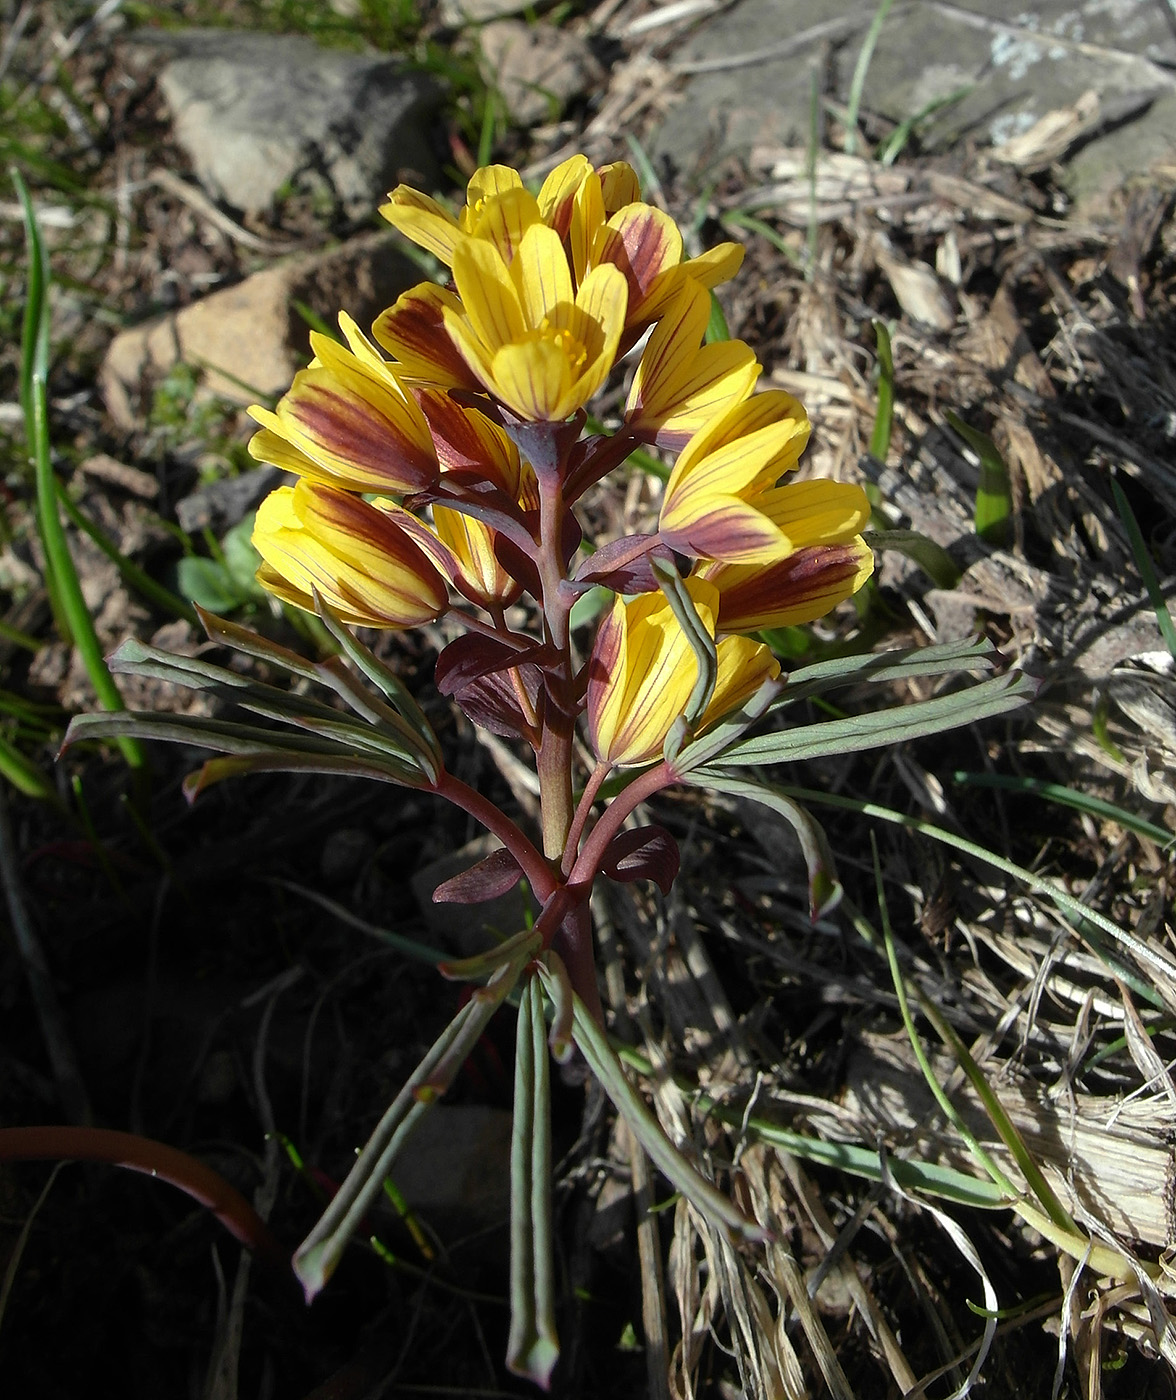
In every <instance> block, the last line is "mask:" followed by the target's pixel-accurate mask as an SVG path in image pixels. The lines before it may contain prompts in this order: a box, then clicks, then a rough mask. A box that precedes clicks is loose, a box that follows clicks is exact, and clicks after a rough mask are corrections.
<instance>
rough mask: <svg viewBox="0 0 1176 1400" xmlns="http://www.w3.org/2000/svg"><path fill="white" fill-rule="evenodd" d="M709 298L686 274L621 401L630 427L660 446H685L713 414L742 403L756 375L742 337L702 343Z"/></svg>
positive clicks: (655, 329) (756, 370)
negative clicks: (624, 400)
mask: <svg viewBox="0 0 1176 1400" xmlns="http://www.w3.org/2000/svg"><path fill="white" fill-rule="evenodd" d="M709 319H710V297H709V296H708V294H707V292H706V291H705V290H704V289H703V288H702V287H700V286H698V284H697V283H695V282H693V281H692V280H690V279H686V280H685V281H684V282H683V283H682V284H681V286H680V287H679V288H678V291H677V292H676V293H675V295H674V300H673V301H672V302H671V304H670V306H669V308H668V310H667V311H666V313H665V315H664V316H663V317H662V319H661V320H660V321H659V322H658V324H657V325H656V326H655V327H654V330H653V334H652V335H651V336H650V337H649V343H648V345H646V347H645V350H644V353H643V354H642V356H641V363H640V364H639V365H638V366H637V373H636V374H635V375H634V377H633V386H632V388H631V389H630V391H629V399H628V402H627V404H626V405H625V423H626V426H627V427H628V428H629V430H630V432H632V433H634V434H635V435H636V436H637V437H640V438H642V439H644V440H645V441H646V442H654V443H657V445H658V446H659V447H684V446H685V445H686V443H687V442H689V440H690V438H691V437H693V435H694V434H695V433H696V432H698V431H699V430H700V429H702V428H703V427H705V426H706V424H707V423H709V422H710V421H711V420H712V419H713V418H714V417H715V415H716V414H720V413H723V412H725V410H726V409H728V408H729V407H731V406H732V405H733V404H736V403H740V402H742V400H744V399H745V398H746V397H747V396H748V394H750V393H751V391H752V388H753V387H754V385H755V381H756V380H757V379H758V378H759V375H760V366H759V365H758V364H757V363H756V359H755V355H754V354H753V353H752V350H751V347H750V346H749V345H745V344H744V343H743V342H742V341H741V340H723V341H718V342H716V343H715V344H714V345H703V344H702V338H703V336H704V334H705V333H706V326H707V321H708V320H709Z"/></svg>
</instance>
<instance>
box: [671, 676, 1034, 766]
mask: <svg viewBox="0 0 1176 1400" xmlns="http://www.w3.org/2000/svg"><path fill="white" fill-rule="evenodd" d="M1038 686H1039V682H1037V681H1036V680H1034V679H1033V678H1032V677H1030V676H1027V675H1025V674H1024V672H1019V671H1014V672H1010V673H1009V674H1008V675H1006V676H997V677H995V678H994V679H992V680H987V681H980V682H979V683H978V684H976V685H972V686H969V687H968V689H967V690H960V691H955V692H953V693H952V694H950V695H937V696H935V697H934V698H933V699H931V700H918V701H916V702H915V703H914V704H913V705H899V706H895V707H892V708H888V709H885V710H875V711H873V712H871V713H870V714H864V715H849V716H847V717H846V718H845V719H835V720H829V721H827V722H825V723H823V724H806V725H798V726H797V727H795V728H793V729H786V730H784V731H782V732H780V733H776V734H760V735H756V736H755V737H754V738H751V739H740V740H737V741H736V742H735V743H734V744H732V745H731V747H730V748H728V749H726V750H725V751H724V752H723V754H722V760H721V761H722V763H723V764H724V765H726V764H739V765H743V764H749V763H795V762H797V761H798V760H799V759H803V758H825V757H827V756H828V755H829V754H834V753H858V752H860V751H861V750H863V749H874V748H878V747H880V746H881V745H883V744H901V743H904V742H906V741H907V740H910V739H921V738H924V737H926V736H927V735H928V734H939V733H942V731H943V730H945V729H955V728H957V727H958V726H959V725H962V724H973V723H975V722H976V721H977V720H981V719H989V718H991V717H992V716H993V715H1002V714H1007V713H1008V711H1010V710H1016V709H1020V707H1021V706H1022V705H1024V704H1026V703H1027V702H1028V701H1029V700H1031V699H1032V698H1033V697H1034V696H1035V695H1036V694H1037V690H1038ZM706 771H707V770H706V769H705V768H703V769H699V770H698V772H699V773H705V772H706ZM692 780H693V779H692Z"/></svg>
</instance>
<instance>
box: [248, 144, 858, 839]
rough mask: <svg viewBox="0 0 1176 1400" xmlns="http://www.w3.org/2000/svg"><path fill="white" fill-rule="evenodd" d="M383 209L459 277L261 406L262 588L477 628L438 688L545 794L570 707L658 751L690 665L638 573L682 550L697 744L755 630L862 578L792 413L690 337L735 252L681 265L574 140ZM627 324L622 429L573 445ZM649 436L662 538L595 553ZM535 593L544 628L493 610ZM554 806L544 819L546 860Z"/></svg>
mask: <svg viewBox="0 0 1176 1400" xmlns="http://www.w3.org/2000/svg"><path fill="white" fill-rule="evenodd" d="M381 212H382V213H383V215H384V216H385V217H386V218H387V219H388V221H389V222H390V223H391V224H392V225H393V226H394V227H395V228H396V229H398V230H399V231H400V232H401V233H402V234H403V235H405V236H406V237H407V238H410V239H412V240H413V241H414V242H416V243H418V244H419V245H420V246H421V247H423V248H425V249H427V250H428V251H429V252H431V253H432V254H434V255H435V256H436V257H438V258H439V259H440V260H441V261H442V262H443V263H445V264H446V266H447V267H448V268H449V269H450V271H451V274H452V284H451V286H450V287H448V288H441V287H438V286H436V285H434V284H432V283H423V284H421V285H419V286H417V287H414V288H412V289H411V290H410V291H408V292H406V293H405V294H404V295H403V296H402V297H400V299H399V300H398V301H397V302H396V304H395V305H394V306H391V307H389V308H388V309H387V310H386V311H384V312H383V313H382V314H381V315H380V316H379V317H378V318H377V320H376V322H375V324H374V326H373V327H372V332H371V336H372V338H371V339H369V338H368V337H367V336H366V335H365V334H364V333H363V332H362V331H361V330H360V328H359V327H358V326H356V325H355V324H354V322H352V321H351V320H350V319H349V318H347V317H345V316H344V317H341V318H340V324H341V328H342V332H343V337H344V340H345V342H346V343H345V344H341V343H338V342H336V341H335V340H333V339H332V338H330V337H329V336H325V335H317V334H316V335H313V336H312V337H311V340H312V345H313V349H314V360H313V361H312V363H311V365H310V366H309V368H307V369H305V370H303V371H301V373H299V374H298V375H296V376H295V379H294V383H293V385H292V386H291V388H290V390H289V392H288V393H287V394H286V395H285V396H284V397H283V398H282V399H281V401H280V402H279V404H278V405H277V409H276V411H274V412H270V411H268V410H266V409H262V408H255V409H253V410H252V413H253V416H254V417H255V418H256V420H257V421H258V422H259V423H260V424H261V431H260V432H258V433H257V434H256V435H255V436H254V438H253V440H252V442H251V444H250V450H251V452H252V453H253V455H254V456H255V457H257V458H259V459H260V460H262V461H265V462H270V463H272V464H274V465H276V466H279V467H282V468H284V469H285V470H287V471H289V472H292V473H293V474H294V475H295V477H296V478H297V482H296V484H295V485H294V486H292V487H281V488H280V489H278V490H277V491H275V492H274V493H273V494H272V495H271V496H270V497H268V499H267V500H265V501H264V502H263V504H262V507H261V509H260V511H259V512H258V517H257V526H256V531H255V535H254V541H255V543H256V545H257V548H258V550H259V551H260V553H261V555H262V558H263V560H264V564H263V567H262V569H261V572H260V575H259V577H260V579H261V581H262V583H263V584H264V585H265V586H266V587H267V588H268V589H270V590H271V591H272V592H273V593H275V594H276V595H277V596H279V597H281V598H283V599H284V600H286V601H288V602H291V603H293V604H295V605H296V606H299V607H302V608H308V609H309V608H313V607H314V605H315V597H316V595H317V596H318V597H319V598H321V599H323V600H324V601H325V602H327V603H328V604H329V605H331V606H332V607H333V608H334V609H335V610H336V611H337V612H338V613H339V615H340V616H341V617H342V618H343V619H344V620H346V621H348V622H350V623H353V624H361V625H366V626H371V627H381V628H402V627H412V626H415V625H417V624H419V623H421V622H424V621H428V620H431V619H435V618H438V617H440V616H442V615H443V614H445V613H446V612H449V611H452V612H453V613H454V615H455V617H457V618H459V619H460V620H461V621H462V622H463V623H464V624H465V626H466V629H467V631H466V635H465V636H463V637H461V638H459V640H458V642H456V643H454V644H452V645H451V647H450V648H447V651H446V653H444V654H443V655H442V657H441V660H440V663H439V666H438V684H439V685H440V686H441V687H442V688H443V689H445V690H446V693H448V694H451V695H453V696H454V698H456V699H457V701H458V703H459V704H461V705H463V707H464V708H466V710H467V712H468V713H469V714H470V715H471V717H473V718H475V719H476V720H477V721H478V722H480V723H486V724H489V725H490V726H491V727H492V728H495V729H497V730H498V731H499V732H501V733H510V734H517V735H520V736H523V737H526V738H527V739H529V740H530V741H531V743H532V745H533V747H534V748H535V750H536V753H537V754H539V770H540V778H541V782H542V781H543V780H544V777H545V773H546V779H547V784H548V787H551V786H552V785H553V784H555V780H554V778H553V777H552V774H553V772H554V769H555V767H557V766H558V764H560V763H562V764H563V766H564V767H565V768H567V767H569V759H570V734H571V731H572V729H573V728H574V726H575V723H576V720H577V716H578V715H579V714H580V713H582V712H585V711H586V715H587V732H588V736H589V738H590V741H591V744H592V746H593V749H594V750H595V753H596V756H597V758H598V760H599V761H600V763H601V765H603V766H604V767H605V768H611V767H613V766H636V765H642V764H646V763H648V762H650V761H651V760H653V759H655V758H657V757H658V756H659V755H660V753H661V751H662V748H663V744H664V743H665V740H666V738H667V736H668V735H669V733H670V731H671V729H672V727H673V725H674V723H675V721H676V720H677V719H678V718H679V717H680V716H681V715H682V714H683V713H684V711H685V708H686V705H687V701H688V699H689V697H690V695H691V693H692V691H693V689H694V687H695V684H696V681H697V677H698V665H699V663H698V660H697V656H696V649H695V647H694V645H693V644H692V643H691V642H690V640H689V638H688V636H687V634H686V633H685V632H684V630H683V626H682V621H681V618H680V615H679V612H678V610H676V609H675V608H673V607H671V606H670V603H669V602H668V601H667V598H666V596H665V594H664V593H663V592H662V591H661V589H660V588H659V584H658V580H657V578H656V577H655V573H654V570H653V568H652V567H651V565H652V564H653V562H654V561H655V560H656V559H659V558H660V559H663V560H670V559H673V560H676V561H679V563H681V561H684V562H685V567H686V568H687V570H688V574H687V577H686V579H685V589H686V592H687V594H688V596H689V598H690V600H691V601H692V603H693V607H694V612H695V616H696V618H697V619H698V620H700V621H701V624H702V625H703V626H704V627H705V629H706V630H707V632H708V633H709V636H710V638H711V639H716V638H717V647H716V655H717V664H718V671H717V676H716V677H715V678H714V684H713V690H712V692H711V693H710V695H709V697H707V703H706V705H705V708H704V711H703V713H701V714H700V715H699V716H697V717H696V718H695V721H694V724H693V731H694V732H701V731H702V730H704V729H705V728H706V727H707V726H708V725H710V724H711V723H713V722H714V721H715V720H717V719H718V718H720V717H721V716H722V715H724V714H725V713H728V712H730V711H731V710H734V709H737V708H738V707H739V706H740V705H741V704H743V703H744V702H745V701H746V700H747V698H748V697H749V696H751V695H752V694H753V693H754V692H755V691H756V690H757V689H758V688H759V687H760V686H761V685H762V684H763V683H764V682H765V681H768V680H770V679H772V678H773V677H774V676H776V675H777V673H778V670H779V667H778V665H777V663H776V661H775V659H774V658H773V656H772V655H771V653H770V651H769V650H768V648H767V647H765V646H764V645H763V644H762V643H760V642H757V641H754V640H752V639H751V638H750V637H748V636H746V635H743V634H747V633H751V632H755V631H758V630H760V629H763V628H771V627H778V626H782V625H786V624H792V623H801V622H807V621H810V620H812V619H814V618H817V617H819V616H821V615H822V614H824V613H825V612H827V611H828V610H829V609H830V608H832V607H833V606H834V605H835V604H837V603H838V602H839V601H841V600H842V599H844V598H846V597H848V596H849V595H850V594H851V593H853V592H854V590H855V589H857V588H858V587H860V585H861V584H862V583H863V582H864V581H865V579H866V578H867V577H868V576H869V573H870V571H871V568H872V558H871V554H870V551H869V549H868V547H867V546H866V545H865V543H864V541H863V540H862V537H861V535H860V530H861V528H862V526H863V525H864V523H865V522H866V520H867V518H868V515H869V505H868V502H867V500H866V497H865V495H864V493H863V492H862V491H861V490H860V489H859V488H858V487H856V486H852V485H847V484H843V483H839V482H832V481H822V480H809V481H803V482H796V481H789V480H788V479H787V478H788V474H789V473H790V472H791V471H792V470H793V469H794V468H795V467H796V466H797V463H798V460H799V457H800V454H801V452H802V451H803V448H804V445H805V442H806V440H807V437H808V433H809V423H808V419H807V417H806V415H805V412H804V409H803V408H802V407H801V405H800V404H799V403H798V402H797V401H796V400H795V399H794V398H792V397H791V396H789V395H788V394H785V393H782V392H780V391H778V390H768V391H765V392H758V393H757V392H756V381H757V379H758V377H759V374H760V366H759V365H758V364H757V363H756V360H755V356H754V354H753V353H752V351H751V349H750V348H749V347H748V346H747V345H745V344H743V343H742V342H740V341H721V342H718V343H714V344H705V343H704V339H705V332H706V326H707V322H708V319H709V311H710V295H709V293H710V289H711V288H712V287H713V286H715V285H717V284H718V283H721V282H723V281H725V280H727V279H728V278H730V277H731V276H732V275H734V273H735V272H736V271H737V269H738V267H739V264H740V262H741V259H742V249H741V248H740V247H739V245H738V244H733V243H725V244H721V245H720V246H719V247H717V248H714V249H712V250H711V251H709V252H707V253H705V254H703V255H702V256H701V257H697V258H691V259H685V258H684V256H683V251H684V250H683V243H682V236H681V234H680V232H679V231H678V229H677V227H676V226H675V225H674V223H673V221H672V220H671V219H670V218H669V217H668V216H667V215H666V214H665V213H664V212H663V211H661V210H660V209H657V208H655V207H654V206H652V205H650V204H647V203H644V202H642V201H641V198H640V190H639V187H638V182H637V179H636V176H635V174H634V172H633V170H632V169H631V168H630V167H629V166H628V165H626V164H624V163H621V162H618V163H615V164H612V165H607V166H604V167H601V168H600V169H594V168H593V167H592V166H591V164H590V163H589V162H588V160H587V159H586V158H585V157H583V156H575V157H573V158H572V159H571V160H568V161H566V162H564V164H562V165H560V166H559V167H558V168H557V169H555V170H554V171H552V173H551V174H550V175H549V176H548V177H547V179H546V180H545V181H544V182H543V185H542V187H541V188H540V190H539V192H538V194H532V193H531V192H530V191H529V190H528V189H527V188H526V187H525V186H524V185H523V183H522V180H521V179H520V177H519V175H518V174H517V173H516V172H515V171H513V170H510V169H507V168H506V167H503V166H489V167H487V168H485V169H482V170H479V171H477V172H476V173H475V175H474V176H473V178H472V179H471V180H470V182H469V188H468V191H467V200H466V204H465V207H464V208H463V209H461V211H460V212H459V214H458V215H457V216H456V217H454V216H453V215H451V214H450V213H449V212H448V210H446V209H445V208H444V207H443V206H441V205H440V204H439V203H437V202H436V201H434V200H432V199H430V198H428V197H427V196H425V195H423V194H420V193H419V192H417V191H415V190H412V189H409V188H408V187H406V186H400V187H399V188H397V189H396V190H394V191H393V192H392V194H391V195H390V196H389V201H388V203H387V204H386V205H385V206H384V207H383V209H382V210H381ZM642 337H647V339H646V341H645V345H644V348H643V349H642V350H641V352H640V356H639V359H638V361H637V364H636V368H635V371H634V372H633V375H632V382H631V386H630V389H629V392H628V395H627V397H626V400H625V404H624V409H623V412H622V415H621V422H620V425H619V427H618V428H617V429H616V431H615V432H614V433H612V434H611V435H603V436H596V437H593V436H585V434H584V431H583V429H584V424H585V421H586V414H585V407H586V405H587V404H588V402H589V401H590V400H591V399H592V397H593V396H594V395H595V394H596V393H597V392H598V391H599V390H600V389H601V388H602V386H603V385H604V384H605V382H606V380H607V379H608V377H609V375H610V373H611V372H612V371H613V370H614V368H615V367H616V366H617V365H618V363H619V362H620V360H621V359H622V357H624V356H625V355H626V354H628V353H629V352H630V351H633V350H634V347H635V346H637V345H638V343H639V342H640V341H641V339H642ZM641 444H647V445H653V446H657V447H659V448H663V449H668V450H670V451H677V453H678V456H677V461H676V464H675V466H674V468H673V473H672V475H671V477H670V479H669V482H668V484H667V485H666V488H665V492H664V497H663V500H662V505H661V514H660V519H659V522H658V529H657V531H656V533H653V534H650V535H646V536H640V537H634V538H632V539H629V540H621V541H615V542H612V543H610V544H608V545H605V546H603V547H602V548H600V549H597V550H596V551H595V552H585V551H584V549H583V542H582V533H581V529H580V526H579V524H578V523H577V521H576V518H575V515H574V512H573V510H572V507H573V506H574V504H575V502H576V501H577V500H578V499H579V497H580V496H581V495H582V494H583V493H584V491H585V490H586V489H587V488H588V487H589V486H590V485H592V484H593V483H595V482H596V481H598V480H600V479H601V478H602V477H603V476H604V475H605V474H606V473H607V472H608V471H610V470H612V469H614V468H615V467H616V466H617V465H619V464H620V463H621V462H622V461H623V460H624V458H625V457H626V456H627V455H628V454H629V452H631V451H632V450H633V449H634V448H635V447H637V446H638V445H641ZM598 583H599V584H604V585H605V586H606V587H609V588H611V589H613V590H614V592H615V593H616V595H617V596H616V600H615V602H614V603H613V605H612V608H611V609H610V610H609V611H608V612H607V613H606V615H605V617H604V619H603V621H602V622H601V625H600V626H599V628H598V631H597V636H596V641H595V646H594V648H593V651H592V655H591V657H590V659H589V662H588V665H587V667H586V668H583V669H582V670H581V671H580V672H577V670H576V669H575V667H574V666H573V663H572V658H571V651H570V647H569V638H568V612H569V610H570V607H571V604H572V603H573V602H574V601H575V598H576V597H577V596H578V595H579V594H580V593H582V592H583V591H585V590H586V589H587V588H588V587H590V586H591V585H592V584H598ZM524 591H525V592H528V593H530V594H531V595H532V596H533V597H534V598H535V600H536V602H537V603H538V606H539V610H540V613H541V615H542V619H543V637H542V639H541V640H539V639H537V638H531V637H528V636H526V635H524V634H522V633H517V632H514V631H512V630H510V628H508V626H507V622H506V618H505V609H506V608H507V607H508V606H509V605H510V604H511V603H513V602H515V601H516V600H517V599H518V598H519V597H520V596H521V595H522V594H523V593H524ZM466 604H472V605H474V610H473V611H471V610H470V609H469V608H467V607H466V606H465V605H466ZM545 754H546V759H545V757H544V755H545ZM568 781H570V780H568V779H560V781H559V783H558V784H555V785H556V786H563V787H564V788H566V787H567V785H568ZM545 804H547V793H546V791H545ZM549 805H554V806H555V807H557V808H559V807H561V804H560V803H559V802H558V801H556V800H555V799H552V803H551V804H549ZM562 807H563V808H564V809H567V802H566V801H565V802H564V803H563V804H562ZM570 820H571V818H570V810H563V811H562V812H561V813H560V814H557V815H556V816H555V817H553V818H552V821H551V823H550V826H551V831H552V833H553V834H552V837H551V839H550V840H549V841H548V846H549V850H548V854H549V856H550V855H555V854H559V853H560V851H559V843H560V842H561V841H566V838H567V836H568V829H569V825H570ZM546 825H548V823H547V822H546V820H545V826H546Z"/></svg>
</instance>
